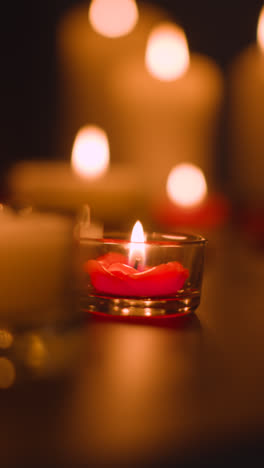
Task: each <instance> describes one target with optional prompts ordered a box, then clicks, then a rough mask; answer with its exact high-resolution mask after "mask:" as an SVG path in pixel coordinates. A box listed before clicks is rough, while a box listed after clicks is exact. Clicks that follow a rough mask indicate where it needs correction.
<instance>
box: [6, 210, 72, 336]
mask: <svg viewBox="0 0 264 468" xmlns="http://www.w3.org/2000/svg"><path fill="white" fill-rule="evenodd" d="M0 219H1V230H0V250H1V263H0V278H1V288H0V304H1V305H0V322H1V326H2V327H4V326H7V327H10V329H11V330H12V329H14V330H16V327H19V326H21V325H23V326H24V327H26V326H28V327H29V328H30V327H33V326H35V325H38V326H40V325H45V326H49V325H51V324H55V323H56V322H59V321H62V322H63V321H64V322H65V323H66V322H67V320H68V321H69V320H72V317H71V316H73V315H75V314H76V310H75V309H74V308H73V304H74V302H73V297H71V295H73V294H74V288H76V284H75V283H74V281H75V282H76V279H75V280H74V281H73V278H74V271H73V258H72V255H73V249H72V246H73V242H72V223H71V221H70V220H69V219H66V218H64V217H62V216H57V215H54V214H40V213H32V214H27V215H24V216H23V215H22V214H21V215H16V214H14V213H12V212H11V210H10V211H9V212H8V214H6V215H4V214H2V215H1V218H0Z"/></svg>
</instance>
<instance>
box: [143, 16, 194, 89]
mask: <svg viewBox="0 0 264 468" xmlns="http://www.w3.org/2000/svg"><path fill="white" fill-rule="evenodd" d="M145 62H146V66H147V69H148V71H149V72H150V74H151V75H153V76H154V77H155V78H157V79H159V80H161V81H172V80H175V79H177V78H180V77H181V76H182V75H183V74H184V73H185V72H186V70H187V68H188V66H189V63H190V57H189V50H188V44H187V40H186V36H185V34H184V31H183V30H182V29H181V28H180V27H179V26H177V25H174V24H173V23H169V22H165V23H161V24H160V25H159V26H157V27H156V28H154V29H153V31H152V32H151V34H150V36H149V39H148V43H147V49H146V55H145Z"/></svg>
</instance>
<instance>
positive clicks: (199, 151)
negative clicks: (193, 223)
mask: <svg viewBox="0 0 264 468" xmlns="http://www.w3.org/2000/svg"><path fill="white" fill-rule="evenodd" d="M222 92H223V83H222V75H221V72H220V70H219V68H218V67H217V66H216V65H215V63H214V62H213V61H212V60H211V59H209V58H207V57H204V56H201V55H197V54H189V50H188V44H187V40H186V37H185V34H184V32H183V30H182V29H181V28H179V27H178V26H177V25H175V24H173V23H169V22H165V23H161V24H159V25H158V26H156V27H155V28H154V29H153V30H152V31H151V33H150V35H149V38H148V41H147V43H146V48H145V51H144V53H141V54H139V55H138V56H136V57H133V60H132V59H130V60H126V61H125V60H124V61H123V62H120V63H119V64H116V65H115V67H113V68H112V70H111V74H110V78H109V81H108V93H109V95H111V96H112V99H113V115H114V123H115V131H116V133H117V134H118V135H119V138H117V135H116V136H115V137H114V138H113V141H117V140H118V147H117V148H116V152H117V153H118V154H119V157H120V158H121V157H122V155H125V157H126V158H127V160H128V161H130V162H135V164H136V165H137V167H139V168H140V170H141V171H142V172H143V173H144V174H145V175H146V177H145V184H144V189H145V190H147V191H148V192H149V194H150V196H151V197H152V196H153V194H155V195H157V194H159V195H160V194H162V195H164V193H165V186H166V178H167V176H168V173H169V170H170V169H171V168H172V167H173V166H174V165H176V164H177V163H182V162H189V163H193V164H196V165H198V166H199V167H201V168H202V170H203V171H204V173H205V176H206V179H207V180H209V181H210V183H212V179H213V172H214V162H215V159H214V158H215V149H216V136H217V124H218V119H219V113H220V109H221V104H222Z"/></svg>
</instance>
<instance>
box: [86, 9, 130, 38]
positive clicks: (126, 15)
mask: <svg viewBox="0 0 264 468" xmlns="http://www.w3.org/2000/svg"><path fill="white" fill-rule="evenodd" d="M89 20H90V23H91V25H92V27H93V29H94V30H95V31H96V32H97V33H99V34H102V35H103V36H106V37H120V36H125V35H126V34H128V33H130V32H131V31H132V30H133V29H134V27H135V25H136V23H137V20H138V9H137V5H136V2H135V0H93V1H92V3H91V6H90V8H89Z"/></svg>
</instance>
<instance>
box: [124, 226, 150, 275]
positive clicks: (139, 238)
mask: <svg viewBox="0 0 264 468" xmlns="http://www.w3.org/2000/svg"><path fill="white" fill-rule="evenodd" d="M145 250H146V246H145V235H144V231H143V226H142V224H141V222H140V221H137V222H136V223H135V225H134V227H133V230H132V234H131V238H130V245H129V257H128V261H129V264H130V265H131V266H133V268H135V269H136V270H138V269H142V268H143V266H144V263H145Z"/></svg>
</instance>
